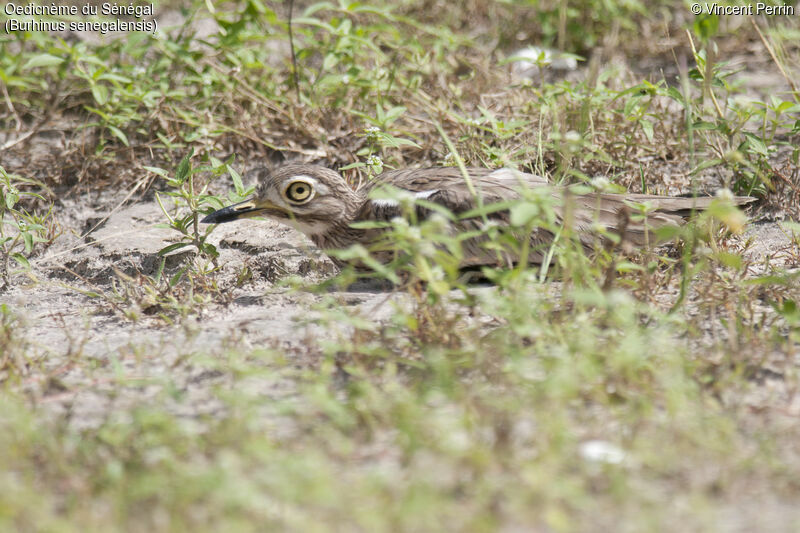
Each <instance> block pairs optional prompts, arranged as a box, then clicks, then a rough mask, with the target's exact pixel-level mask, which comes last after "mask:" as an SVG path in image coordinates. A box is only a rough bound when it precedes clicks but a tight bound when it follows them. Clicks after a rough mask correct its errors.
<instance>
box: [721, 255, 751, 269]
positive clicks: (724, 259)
mask: <svg viewBox="0 0 800 533" xmlns="http://www.w3.org/2000/svg"><path fill="white" fill-rule="evenodd" d="M714 257H715V258H716V259H717V261H719V262H720V263H722V264H723V265H725V266H726V267H729V268H734V269H736V270H741V269H742V265H743V264H744V262H743V260H742V256H740V255H738V254H732V253H730V252H717V253H715V254H714Z"/></svg>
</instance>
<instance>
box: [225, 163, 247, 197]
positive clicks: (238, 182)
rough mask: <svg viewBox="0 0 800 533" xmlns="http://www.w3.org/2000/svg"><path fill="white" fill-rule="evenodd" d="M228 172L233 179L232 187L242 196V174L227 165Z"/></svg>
mask: <svg viewBox="0 0 800 533" xmlns="http://www.w3.org/2000/svg"><path fill="white" fill-rule="evenodd" d="M228 174H230V175H231V179H232V180H233V188H234V189H236V194H238V195H239V196H242V195H243V194H244V184H243V183H242V176H241V175H240V174H239V173H238V172H236V169H235V168H233V167H232V166H230V165H228Z"/></svg>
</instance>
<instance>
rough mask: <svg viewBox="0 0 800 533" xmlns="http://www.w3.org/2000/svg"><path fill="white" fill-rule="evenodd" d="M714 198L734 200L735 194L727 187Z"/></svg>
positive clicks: (720, 190)
mask: <svg viewBox="0 0 800 533" xmlns="http://www.w3.org/2000/svg"><path fill="white" fill-rule="evenodd" d="M714 196H716V197H717V198H720V199H722V200H733V192H732V191H731V190H730V189H729V188H727V187H723V188H722V189H719V190H718V191H717V192H716V193H715V194H714Z"/></svg>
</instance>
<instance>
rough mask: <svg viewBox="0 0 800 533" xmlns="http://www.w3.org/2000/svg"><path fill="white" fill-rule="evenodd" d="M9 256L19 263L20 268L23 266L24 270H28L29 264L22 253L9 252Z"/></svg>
mask: <svg viewBox="0 0 800 533" xmlns="http://www.w3.org/2000/svg"><path fill="white" fill-rule="evenodd" d="M11 258H12V259H14V261H16V262H17V263H19V265H20V266H21V267H22V268H24V269H26V270H30V268H31V264H30V263H29V262H28V260H27V259H26V258H25V256H24V255H22V254H21V253H13V254H11Z"/></svg>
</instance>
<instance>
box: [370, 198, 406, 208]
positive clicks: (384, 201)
mask: <svg viewBox="0 0 800 533" xmlns="http://www.w3.org/2000/svg"><path fill="white" fill-rule="evenodd" d="M370 201H371V202H372V205H374V206H375V207H400V202H398V201H397V200H389V199H388V198H380V199H375V198H373V199H372V200H370Z"/></svg>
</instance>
